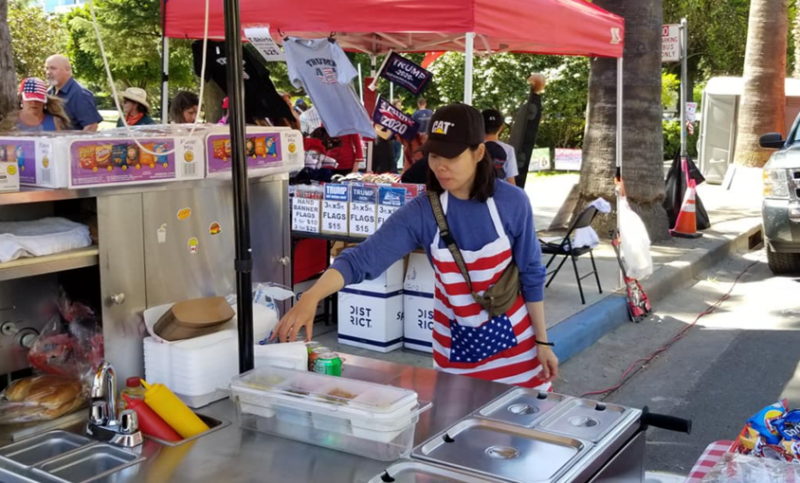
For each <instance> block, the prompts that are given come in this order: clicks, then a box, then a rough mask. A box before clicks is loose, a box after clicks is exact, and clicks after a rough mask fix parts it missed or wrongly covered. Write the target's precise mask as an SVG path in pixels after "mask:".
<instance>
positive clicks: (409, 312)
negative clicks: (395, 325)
mask: <svg viewBox="0 0 800 483" xmlns="http://www.w3.org/2000/svg"><path fill="white" fill-rule="evenodd" d="M434 284H435V275H434V271H433V267H432V266H431V263H430V261H429V260H428V257H427V255H425V254H424V253H412V254H411V255H410V256H409V260H408V269H407V270H406V278H405V282H404V284H403V305H404V307H405V317H404V319H405V320H404V331H403V332H404V333H403V345H404V346H405V347H406V348H407V349H413V350H418V351H422V352H428V353H432V352H433V301H434V299H433V294H434V289H435V286H434Z"/></svg>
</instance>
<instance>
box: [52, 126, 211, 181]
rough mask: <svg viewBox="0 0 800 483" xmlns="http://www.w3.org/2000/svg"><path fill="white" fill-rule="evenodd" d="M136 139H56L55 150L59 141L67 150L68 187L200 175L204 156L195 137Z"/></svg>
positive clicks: (200, 145)
mask: <svg viewBox="0 0 800 483" xmlns="http://www.w3.org/2000/svg"><path fill="white" fill-rule="evenodd" d="M137 134H138V133H137ZM137 139H138V141H139V142H138V144H137V142H136V141H134V139H132V138H130V137H127V136H105V135H102V136H101V135H97V136H91V137H89V136H81V137H77V138H66V139H65V140H63V141H57V143H56V146H55V149H56V150H60V149H62V148H61V147H60V145H59V144H60V143H62V142H64V143H66V150H67V152H68V153H69V171H70V173H69V187H70V188H88V187H105V186H116V185H131V184H145V183H162V182H165V181H183V180H189V179H202V178H203V177H204V174H205V173H204V170H203V167H202V161H203V159H205V155H204V152H203V144H202V142H201V140H200V139H199V138H196V137H189V136H170V135H164V136H154V137H138V138H137ZM142 148H144V149H142ZM154 153H155V154H154ZM160 153H163V154H160Z"/></svg>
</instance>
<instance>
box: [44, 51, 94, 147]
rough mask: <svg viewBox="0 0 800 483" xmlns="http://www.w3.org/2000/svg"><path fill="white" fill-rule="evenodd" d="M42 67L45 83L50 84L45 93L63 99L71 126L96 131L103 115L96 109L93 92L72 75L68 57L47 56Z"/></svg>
mask: <svg viewBox="0 0 800 483" xmlns="http://www.w3.org/2000/svg"><path fill="white" fill-rule="evenodd" d="M44 67H45V71H46V72H47V83H48V84H50V89H49V90H48V91H47V93H48V94H49V95H51V96H56V97H58V98H60V99H61V100H62V101H64V110H66V111H67V115H68V116H69V118H70V121H72V127H73V128H74V129H80V130H83V131H90V132H95V131H97V126H98V125H99V124H100V123H101V122H102V121H103V116H101V115H100V112H99V111H98V110H97V104H95V101H94V94H92V93H91V91H89V90H88V89H86V88H85V87H83V86H82V85H80V84H78V81H76V80H75V79H74V78H73V77H72V65H70V63H69V59H67V58H66V57H64V56H63V55H53V56H50V57H48V59H47V61H45V64H44Z"/></svg>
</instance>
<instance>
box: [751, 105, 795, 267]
mask: <svg viewBox="0 0 800 483" xmlns="http://www.w3.org/2000/svg"><path fill="white" fill-rule="evenodd" d="M798 126H800V116H798V117H797V119H796V120H795V122H794V125H793V126H792V130H791V131H790V132H789V136H788V137H787V139H785V140H784V139H782V138H781V135H780V134H779V133H769V134H764V135H763V136H761V138H760V140H759V144H760V145H761V147H762V148H773V149H777V150H778V151H777V152H775V153H774V154H773V155H772V157H770V159H769V162H768V163H767V164H766V166H764V198H763V201H762V204H761V221H762V223H763V225H764V239H765V241H764V244H765V248H766V250H767V261H768V263H769V269H770V270H772V273H774V274H776V275H780V274H790V273H800V132H798V131H800V129H798Z"/></svg>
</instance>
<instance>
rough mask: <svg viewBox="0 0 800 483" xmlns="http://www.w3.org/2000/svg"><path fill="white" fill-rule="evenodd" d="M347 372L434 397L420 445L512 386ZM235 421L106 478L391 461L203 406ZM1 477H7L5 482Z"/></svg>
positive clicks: (148, 447) (241, 474) (201, 475)
mask: <svg viewBox="0 0 800 483" xmlns="http://www.w3.org/2000/svg"><path fill="white" fill-rule="evenodd" d="M343 376H344V377H348V378H351V379H360V380H364V381H370V382H376V383H380V384H389V385H393V386H398V387H403V388H407V389H413V390H415V391H417V393H418V394H419V398H420V399H423V400H428V401H434V406H433V408H432V409H431V410H429V411H428V412H426V413H424V414H423V415H422V416H421V417H420V421H419V423H418V424H417V429H416V434H415V446H416V445H418V444H420V443H422V442H423V441H424V440H426V439H428V438H430V437H431V436H433V435H434V434H436V433H437V432H440V431H442V430H444V429H446V428H447V427H448V426H451V425H452V424H453V423H455V422H456V421H457V420H459V419H461V418H463V417H464V416H466V415H468V414H470V413H471V412H472V411H474V410H475V409H476V408H478V407H480V406H482V405H485V404H486V403H488V402H489V401H491V400H493V399H495V398H496V397H498V396H499V395H501V394H503V393H504V392H506V391H507V390H508V389H509V386H506V385H504V384H499V383H494V382H488V381H482V380H478V379H471V378H466V377H459V376H454V375H450V374H445V373H442V372H437V371H434V370H433V369H422V368H417V367H410V366H404V365H401V364H394V363H391V362H384V361H378V360H375V359H369V358H364V357H357V356H351V355H348V356H347V363H346V364H345V366H344V373H343ZM199 412H200V413H203V414H207V415H209V416H212V417H214V418H217V419H222V420H225V421H229V422H231V423H232V424H231V425H229V426H227V427H225V428H223V429H220V430H218V431H215V432H212V433H210V434H208V435H205V436H202V437H200V438H198V439H197V440H195V441H192V442H189V443H186V444H183V445H180V446H176V447H167V446H162V445H160V444H158V443H156V442H154V441H150V440H146V441H145V444H144V445H143V446H141V447H140V451H141V453H142V456H145V457H146V460H145V461H144V462H142V463H141V464H138V465H135V466H133V467H130V468H128V469H125V470H123V471H121V472H119V473H116V474H114V475H112V476H111V477H110V478H108V479H104V480H103V481H108V482H113V483H134V482H136V483H138V482H142V483H145V482H146V483H162V482H163V483H167V482H170V483H184V482H185V483H190V482H191V483H203V482H208V483H211V482H214V483H220V482H223V483H245V482H248V483H249V482H268V483H298V482H308V483H312V482H320V483H322V482H324V483H366V482H367V481H369V480H370V479H371V478H372V477H374V476H375V475H377V474H379V473H381V472H382V471H383V470H384V469H386V468H387V467H389V465H391V463H390V462H381V461H376V460H370V459H367V458H361V457H358V456H354V455H350V454H347V453H340V452H337V451H333V450H329V449H324V448H321V447H317V446H311V445H308V444H304V443H298V442H295V441H291V440H288V439H283V438H279V437H275V436H270V435H267V434H262V433H257V432H253V431H247V430H242V429H240V428H239V427H238V425H237V423H236V414H235V410H234V407H233V404H232V403H231V402H230V401H229V400H224V401H220V402H218V403H215V404H212V405H211V406H208V407H206V408H203V409H201V410H200V411H199ZM1 476H2V475H0V481H1V480H2V478H1Z"/></svg>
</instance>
